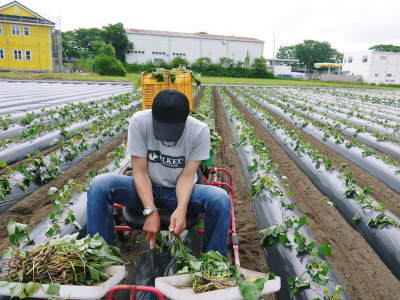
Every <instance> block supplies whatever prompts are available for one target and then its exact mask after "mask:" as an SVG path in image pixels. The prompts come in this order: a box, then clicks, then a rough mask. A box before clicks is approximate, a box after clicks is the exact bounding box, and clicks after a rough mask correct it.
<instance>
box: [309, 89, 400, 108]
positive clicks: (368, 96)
mask: <svg viewBox="0 0 400 300" xmlns="http://www.w3.org/2000/svg"><path fill="white" fill-rule="evenodd" d="M314 91H315V93H317V94H321V95H330V96H333V97H336V98H343V99H350V100H351V101H354V102H358V103H364V104H367V105H371V106H373V107H388V106H389V107H391V108H394V109H396V110H398V111H400V103H399V91H398V90H394V89H393V90H382V89H379V90H375V89H351V90H350V89H315V90H314Z"/></svg>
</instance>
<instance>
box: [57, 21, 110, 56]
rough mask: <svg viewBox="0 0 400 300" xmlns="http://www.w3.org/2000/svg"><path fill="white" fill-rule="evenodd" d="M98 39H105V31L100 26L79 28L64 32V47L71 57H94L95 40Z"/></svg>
mask: <svg viewBox="0 0 400 300" xmlns="http://www.w3.org/2000/svg"><path fill="white" fill-rule="evenodd" d="M98 40H103V31H102V30H101V29H98V28H79V29H76V30H72V31H66V32H63V33H62V45H63V49H64V52H65V54H66V56H67V57H68V58H69V59H71V58H77V59H80V58H91V57H93V54H94V48H93V42H94V41H98Z"/></svg>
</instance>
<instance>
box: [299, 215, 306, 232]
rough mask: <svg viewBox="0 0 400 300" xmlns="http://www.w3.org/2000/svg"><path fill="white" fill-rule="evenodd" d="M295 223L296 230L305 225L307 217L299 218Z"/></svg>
mask: <svg viewBox="0 0 400 300" xmlns="http://www.w3.org/2000/svg"><path fill="white" fill-rule="evenodd" d="M296 223H297V227H296V229H299V228H300V227H302V226H304V225H306V224H307V217H306V216H301V217H300V218H298V221H297V222H296Z"/></svg>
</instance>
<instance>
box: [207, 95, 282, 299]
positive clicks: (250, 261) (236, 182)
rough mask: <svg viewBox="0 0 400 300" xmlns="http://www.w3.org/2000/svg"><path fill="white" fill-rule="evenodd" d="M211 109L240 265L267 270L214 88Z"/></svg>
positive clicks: (221, 108) (229, 134) (231, 139)
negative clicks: (230, 193)
mask: <svg viewBox="0 0 400 300" xmlns="http://www.w3.org/2000/svg"><path fill="white" fill-rule="evenodd" d="M213 108H214V118H215V125H216V129H217V131H218V133H219V134H220V135H221V136H222V138H223V141H222V142H221V143H220V145H219V147H218V152H217V158H216V164H217V166H220V167H224V168H227V169H229V170H230V171H231V172H232V176H233V188H234V191H235V218H236V230H237V233H238V237H239V256H240V265H241V267H244V268H247V269H250V270H255V271H258V272H264V273H267V272H269V268H268V265H267V262H266V259H265V255H264V251H263V249H262V248H261V247H260V236H259V234H258V231H259V230H260V229H259V228H258V225H257V223H256V219H255V215H254V211H253V201H252V198H251V194H250V190H249V188H248V186H247V183H246V181H245V178H244V175H243V170H242V167H241V164H240V161H239V157H238V155H237V153H236V151H235V149H234V148H233V147H232V146H231V145H232V144H233V142H234V141H233V137H232V133H231V131H230V129H229V124H228V119H227V116H226V114H225V111H224V109H223V107H222V103H221V101H220V100H219V94H218V93H216V90H215V88H213ZM264 299H269V300H274V299H276V298H275V296H274V295H268V297H265V298H264Z"/></svg>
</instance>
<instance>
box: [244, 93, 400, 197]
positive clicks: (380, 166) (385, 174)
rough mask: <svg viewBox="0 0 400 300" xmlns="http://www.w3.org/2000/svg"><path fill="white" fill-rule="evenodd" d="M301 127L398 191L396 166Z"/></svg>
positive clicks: (276, 109) (271, 107) (399, 182)
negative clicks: (364, 155) (364, 154)
mask: <svg viewBox="0 0 400 300" xmlns="http://www.w3.org/2000/svg"><path fill="white" fill-rule="evenodd" d="M245 95H247V96H248V97H249V98H251V99H252V100H254V101H256V102H257V103H259V104H260V105H262V106H264V107H265V108H267V109H269V110H272V111H273V112H275V113H277V114H279V115H280V116H281V117H283V118H284V119H285V120H287V121H288V122H290V123H292V124H295V125H296V126H297V127H301V126H299V124H296V122H295V121H294V120H293V119H292V118H291V117H290V116H289V114H287V113H285V112H284V111H283V110H282V109H281V108H279V107H278V106H275V105H271V104H269V103H267V102H265V101H263V100H259V99H257V98H256V97H253V96H252V95H249V94H248V93H245ZM301 129H302V130H303V131H304V132H306V133H308V134H310V135H312V136H313V137H314V138H316V139H317V140H319V141H320V142H322V143H323V144H325V145H326V146H328V147H329V148H330V149H332V150H334V151H336V152H338V153H340V154H341V155H342V156H343V157H345V158H347V159H348V160H350V161H352V162H353V163H355V164H356V165H357V166H359V167H360V168H362V169H364V170H365V171H367V172H368V173H370V174H371V175H372V176H375V177H377V178H378V179H380V180H381V181H383V182H384V183H385V184H387V185H388V186H389V187H390V188H391V189H392V190H393V191H395V192H396V193H400V175H399V174H396V173H395V172H396V170H398V169H399V168H398V167H395V166H393V165H390V164H387V163H385V162H384V161H382V160H380V159H378V158H376V157H374V156H369V157H363V156H362V152H363V150H362V149H360V148H358V147H357V146H354V147H352V148H350V149H348V148H347V147H346V146H345V145H344V144H338V143H336V142H335V140H334V139H333V138H329V139H326V140H324V133H323V132H322V131H321V130H320V129H318V128H317V127H316V126H314V125H312V124H308V126H306V127H304V128H301Z"/></svg>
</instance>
